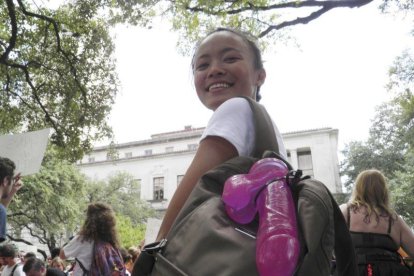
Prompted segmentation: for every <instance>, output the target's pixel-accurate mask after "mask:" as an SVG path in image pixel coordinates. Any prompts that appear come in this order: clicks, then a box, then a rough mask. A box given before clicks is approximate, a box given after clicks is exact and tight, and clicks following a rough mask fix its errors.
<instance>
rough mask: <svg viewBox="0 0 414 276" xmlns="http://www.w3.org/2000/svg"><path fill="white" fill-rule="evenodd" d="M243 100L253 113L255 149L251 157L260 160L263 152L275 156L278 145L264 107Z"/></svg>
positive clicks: (271, 123) (248, 99)
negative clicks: (272, 153)
mask: <svg viewBox="0 0 414 276" xmlns="http://www.w3.org/2000/svg"><path fill="white" fill-rule="evenodd" d="M243 98H245V99H246V100H247V101H248V102H249V105H250V108H251V109H252V111H253V122H254V126H255V139H256V143H255V148H254V151H253V157H256V158H261V157H262V156H263V154H264V152H265V151H268V150H272V151H274V152H276V153H277V154H280V152H279V144H278V142H277V138H276V134H275V130H274V128H273V122H272V119H271V118H270V116H269V114H268V113H267V111H266V109H265V107H264V106H263V105H261V104H259V103H257V102H256V101H254V100H253V99H252V98H249V97H243Z"/></svg>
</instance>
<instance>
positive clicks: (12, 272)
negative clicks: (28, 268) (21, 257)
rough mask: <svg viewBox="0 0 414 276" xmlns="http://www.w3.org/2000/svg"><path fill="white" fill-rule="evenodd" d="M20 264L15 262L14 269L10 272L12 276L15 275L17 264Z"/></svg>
mask: <svg viewBox="0 0 414 276" xmlns="http://www.w3.org/2000/svg"><path fill="white" fill-rule="evenodd" d="M18 265H19V264H15V265H14V266H13V269H12V271H11V272H10V276H13V274H14V272H15V271H16V268H17V266H18Z"/></svg>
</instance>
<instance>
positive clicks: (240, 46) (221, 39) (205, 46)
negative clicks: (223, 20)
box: [195, 31, 248, 58]
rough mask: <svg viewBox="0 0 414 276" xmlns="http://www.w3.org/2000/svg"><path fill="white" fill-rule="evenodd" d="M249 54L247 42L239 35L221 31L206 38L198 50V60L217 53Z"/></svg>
mask: <svg viewBox="0 0 414 276" xmlns="http://www.w3.org/2000/svg"><path fill="white" fill-rule="evenodd" d="M231 50H234V51H238V52H248V46H247V44H246V42H245V41H244V40H243V39H242V38H241V37H240V36H238V35H237V34H234V33H232V32H229V31H219V32H216V33H213V34H211V35H209V36H208V37H206V38H205V39H204V40H203V41H202V42H201V43H200V46H199V47H198V49H197V52H196V55H195V57H196V58H200V57H203V56H205V55H210V54H212V53H215V52H228V51H231Z"/></svg>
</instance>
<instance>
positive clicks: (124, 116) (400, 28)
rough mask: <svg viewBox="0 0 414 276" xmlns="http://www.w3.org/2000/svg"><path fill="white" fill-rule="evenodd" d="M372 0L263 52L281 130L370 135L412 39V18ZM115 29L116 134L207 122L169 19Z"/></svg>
mask: <svg viewBox="0 0 414 276" xmlns="http://www.w3.org/2000/svg"><path fill="white" fill-rule="evenodd" d="M378 3H379V2H375V1H374V3H371V4H369V5H368V6H364V7H362V8H359V9H357V8H355V9H348V8H346V9H337V10H333V11H330V12H328V13H327V14H325V15H323V16H322V17H320V18H318V19H316V20H315V21H313V22H311V23H308V24H306V25H297V26H295V27H293V29H292V32H291V33H290V35H291V36H293V37H294V38H295V43H288V44H287V45H286V44H283V43H279V44H276V45H274V46H273V47H272V48H273V49H272V50H270V51H268V52H265V53H264V60H265V64H264V66H265V69H266V71H267V79H266V82H265V84H264V85H263V86H262V88H261V93H262V100H261V103H262V104H263V105H264V106H266V108H267V110H268V112H269V113H270V115H271V116H272V118H273V120H274V121H275V122H276V124H277V125H278V127H279V130H280V131H281V132H282V133H286V132H291V131H298V130H308V129H314V128H322V127H332V128H335V129H338V130H339V143H338V150H339V151H341V150H342V149H343V148H344V146H345V144H346V143H349V142H350V141H355V140H365V139H366V138H367V137H368V130H369V127H370V125H371V120H372V119H373V117H374V114H375V107H376V106H378V105H379V104H381V103H382V102H384V101H386V100H387V99H388V98H389V96H390V95H389V94H388V93H387V91H386V89H385V85H386V83H387V81H388V70H389V67H390V66H391V65H392V63H393V61H394V59H395V58H396V57H397V56H398V55H400V54H401V52H402V51H403V50H404V49H407V48H409V47H412V46H413V45H414V38H413V37H412V36H410V31H411V30H412V29H413V28H414V21H413V20H412V18H411V19H409V18H403V17H402V16H401V15H400V16H399V17H398V18H394V17H392V16H390V15H384V14H381V13H380V12H379V11H378V9H377V5H378ZM113 33H114V34H115V35H116V37H115V46H116V53H115V54H116V59H117V71H118V74H119V79H120V81H121V91H120V93H119V94H118V95H117V98H116V102H115V105H114V107H113V110H112V113H111V116H110V124H111V125H112V127H113V130H114V133H115V139H116V142H118V143H123V142H131V141H136V140H144V139H150V137H151V134H156V133H162V132H168V131H176V130H182V129H184V126H186V125H192V126H193V127H204V126H206V124H207V122H208V119H209V118H210V116H211V114H212V112H211V111H209V110H207V109H206V108H205V107H204V106H203V105H202V104H201V103H200V102H199V100H198V98H197V96H196V92H195V89H194V86H193V83H192V74H191V70H190V57H185V56H182V55H180V54H179V53H178V51H177V49H176V42H177V35H176V34H175V33H174V32H172V31H170V30H169V25H168V23H164V24H160V25H159V26H154V27H153V28H152V29H150V30H146V29H142V28H138V27H126V26H119V27H117V28H116V29H115V30H114V32H113ZM296 44H298V45H299V46H296Z"/></svg>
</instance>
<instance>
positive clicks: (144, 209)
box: [87, 172, 155, 226]
mask: <svg viewBox="0 0 414 276" xmlns="http://www.w3.org/2000/svg"><path fill="white" fill-rule="evenodd" d="M140 190H141V189H140V183H139V182H137V181H136V180H134V178H133V177H132V176H131V175H130V174H128V173H125V172H121V173H118V174H116V175H113V176H111V177H109V178H108V179H106V180H105V181H94V182H91V183H90V184H89V185H88V192H87V198H88V201H89V202H97V201H102V202H106V203H108V204H110V205H111V206H112V208H113V209H114V211H115V212H116V213H117V214H119V215H122V216H124V217H127V218H129V219H130V220H131V223H132V225H133V226H139V225H140V224H142V223H144V222H145V221H146V219H147V218H148V217H152V216H155V211H154V209H152V208H151V207H150V205H149V204H148V203H147V202H145V201H143V200H141V199H140Z"/></svg>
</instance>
